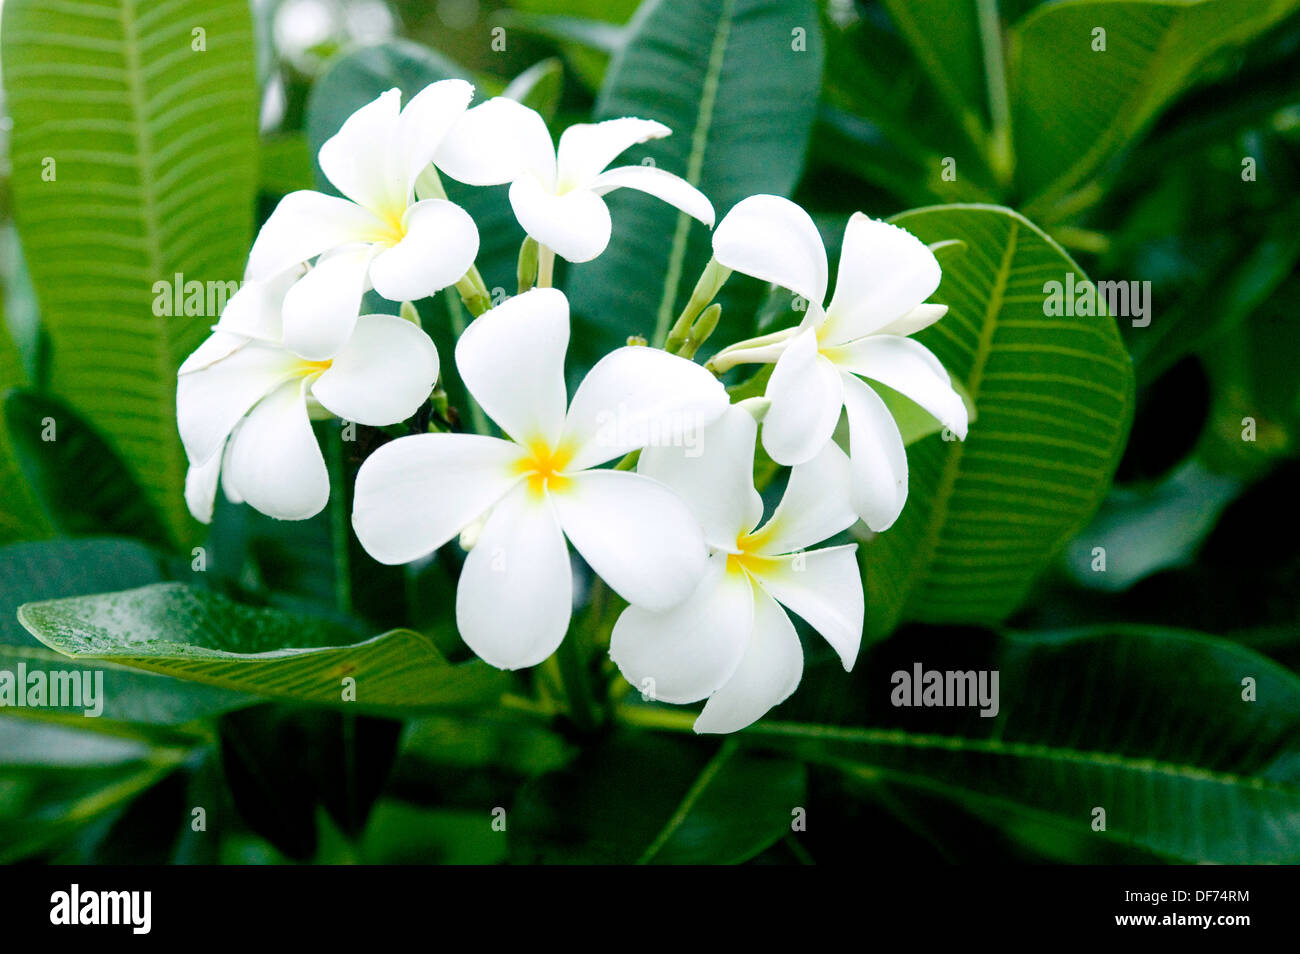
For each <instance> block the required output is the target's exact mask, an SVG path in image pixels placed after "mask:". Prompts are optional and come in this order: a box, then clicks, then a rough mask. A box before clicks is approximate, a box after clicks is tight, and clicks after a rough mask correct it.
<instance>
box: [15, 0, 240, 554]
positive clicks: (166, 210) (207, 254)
mask: <svg viewBox="0 0 1300 954" xmlns="http://www.w3.org/2000/svg"><path fill="white" fill-rule="evenodd" d="M0 44H2V48H0V56H2V58H3V66H4V84H5V92H6V96H7V102H8V108H9V111H10V114H11V115H12V117H13V144H12V161H13V168H14V174H13V178H12V182H11V187H12V189H13V196H14V215H15V218H16V220H17V223H18V229H19V234H20V235H21V237H22V240H23V244H24V246H25V249H26V253H27V258H28V262H29V263H30V267H31V273H32V281H33V283H34V285H35V287H36V293H37V297H38V299H39V302H40V309H41V321H42V327H43V328H44V329H45V331H46V332H48V334H49V338H50V342H51V345H52V353H51V366H50V386H51V388H52V389H53V390H54V391H55V392H56V393H57V394H59V395H60V396H62V397H64V398H66V399H67V400H68V401H69V402H70V403H71V404H72V405H73V406H74V407H75V408H76V409H77V410H78V411H79V412H81V413H82V414H83V415H84V416H85V417H86V419H87V420H88V421H90V422H91V423H92V425H94V426H95V427H97V428H98V429H99V430H100V431H101V432H102V433H103V434H104V435H105V437H106V438H107V439H108V441H109V442H110V444H111V445H112V446H113V447H114V448H115V449H116V450H117V451H118V452H119V453H120V454H121V455H122V457H123V459H124V460H125V461H126V462H127V464H128V466H129V467H130V468H131V469H132V472H133V474H134V475H135V477H136V479H137V480H138V481H139V483H140V484H141V486H143V487H144V488H145V490H146V492H147V493H148V495H149V498H150V500H151V501H152V504H153V506H154V508H155V509H156V510H157V511H158V512H159V513H160V514H162V515H163V517H164V519H165V520H166V522H167V526H168V528H169V530H170V532H171V534H172V536H173V537H174V538H175V539H177V540H186V539H188V538H189V537H190V536H191V535H192V524H191V523H190V517H189V515H188V514H187V512H186V510H185V506H184V499H183V496H182V490H183V488H184V481H185V470H186V461H185V456H184V453H183V452H182V450H181V446H180V440H179V438H178V436H177V434H176V417H175V378H174V374H175V370H176V368H177V367H179V365H180V363H181V361H182V360H183V359H184V358H185V356H186V355H187V354H189V353H190V352H191V351H192V350H193V349H194V348H195V347H196V346H197V345H198V343H199V342H200V341H202V340H203V338H204V337H205V336H206V334H207V332H208V328H209V327H210V326H211V325H212V324H214V323H215V322H216V319H217V317H218V315H217V310H216V309H209V305H208V303H207V301H206V298H208V297H211V296H210V295H208V294H206V293H204V294H203V295H201V297H203V298H204V299H205V301H204V304H203V305H202V307H201V308H199V309H198V310H199V311H200V314H193V313H192V312H187V311H185V310H184V302H172V301H171V300H170V299H171V297H172V295H171V291H170V290H168V291H167V292H165V295H166V297H167V299H168V302H169V304H170V305H171V306H176V305H180V306H181V310H180V312H179V313H177V310H176V309H175V307H169V308H168V309H167V312H166V315H167V316H166V317H164V316H163V315H160V314H159V311H158V310H156V309H155V302H156V298H157V296H158V294H159V293H158V292H157V291H156V290H155V283H158V282H162V283H164V285H165V286H170V285H171V283H172V282H173V281H174V279H175V276H177V275H181V276H183V278H182V279H181V281H182V282H183V283H184V282H191V281H197V282H201V283H207V282H221V283H225V282H237V281H238V280H239V279H240V278H241V276H242V272H243V260H244V257H245V256H246V255H247V251H248V243H249V241H250V239H251V237H252V231H253V220H252V214H253V197H254V189H255V186H256V181H257V178H256V177H257V141H256V130H257V125H256V121H257V112H256V110H257V91H256V88H255V86H254V76H253V35H252V23H251V19H250V16H249V12H248V5H247V3H245V2H244V0H217V2H210V3H197V2H184V3H180V4H172V5H168V6H162V7H159V6H152V7H145V6H144V5H142V4H137V3H135V2H132V0H118V2H114V3H110V4H104V5H100V6H92V7H86V6H80V7H61V6H50V5H49V4H45V3H41V2H36V0H10V2H8V3H6V4H5V5H4V13H3V22H2V23H0ZM202 287H204V288H205V289H206V288H207V286H206V285H204V286H202Z"/></svg>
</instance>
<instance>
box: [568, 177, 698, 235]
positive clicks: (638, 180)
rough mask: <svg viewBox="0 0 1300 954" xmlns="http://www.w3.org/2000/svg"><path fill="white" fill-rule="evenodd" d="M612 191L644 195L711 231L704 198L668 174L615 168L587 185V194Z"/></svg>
mask: <svg viewBox="0 0 1300 954" xmlns="http://www.w3.org/2000/svg"><path fill="white" fill-rule="evenodd" d="M615 189H636V190H637V191H638V192H645V193H648V194H649V195H652V196H654V197H655V198H657V199H662V200H663V201H665V202H667V203H668V204H669V205H671V206H673V207H674V208H678V209H681V210H682V211H683V212H685V213H686V214H687V215H689V216H690V217H691V218H694V219H698V220H699V221H701V222H703V223H704V224H705V225H707V226H708V227H709V228H713V219H714V213H713V203H712V202H710V201H709V199H708V196H706V195H705V194H704V193H703V192H701V191H700V190H699V189H697V188H695V186H693V185H691V184H690V183H689V182H687V181H686V180H685V179H683V178H681V177H680V176H675V175H673V174H672V173H671V172H666V171H664V170H663V169H656V168H654V167H652V166H619V167H618V168H617V169H607V170H606V171H604V172H602V173H601V174H600V175H598V176H596V178H595V179H594V180H592V183H591V191H592V192H594V193H596V195H605V194H607V193H609V192H612V191H613V190H615Z"/></svg>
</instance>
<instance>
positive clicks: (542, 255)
mask: <svg viewBox="0 0 1300 954" xmlns="http://www.w3.org/2000/svg"><path fill="white" fill-rule="evenodd" d="M554 276H555V250H554V249H549V248H547V247H546V246H545V245H539V246H537V287H538V288H550V287H551V282H552V281H553V280H554Z"/></svg>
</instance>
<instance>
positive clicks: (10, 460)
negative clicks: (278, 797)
mask: <svg viewBox="0 0 1300 954" xmlns="http://www.w3.org/2000/svg"><path fill="white" fill-rule="evenodd" d="M25 378H26V375H24V373H23V370H22V364H21V362H20V360H19V357H18V349H17V348H16V347H14V342H13V338H11V337H10V335H9V330H8V329H7V328H6V327H5V326H4V321H3V320H0V398H3V396H4V394H5V393H6V391H8V389H10V388H12V387H16V386H19V385H22V384H24V383H25ZM3 418H4V416H3V415H0V545H3V544H6V543H16V542H18V541H19V540H37V539H41V538H43V537H48V536H51V535H52V534H53V528H52V527H51V526H50V524H49V520H48V519H47V518H46V516H45V513H44V511H43V510H42V509H41V507H40V504H39V503H38V502H37V500H36V498H35V496H34V495H33V494H32V491H31V488H30V487H29V486H28V484H27V479H26V477H24V476H23V472H22V470H21V469H20V468H19V466H18V458H17V456H16V455H15V453H14V445H13V435H12V433H10V430H9V425H8V423H7V422H6V421H5V420H4V419H3Z"/></svg>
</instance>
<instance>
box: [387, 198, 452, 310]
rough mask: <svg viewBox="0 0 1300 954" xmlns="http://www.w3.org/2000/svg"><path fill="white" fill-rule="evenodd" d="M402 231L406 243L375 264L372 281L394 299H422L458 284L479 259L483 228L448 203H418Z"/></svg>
mask: <svg viewBox="0 0 1300 954" xmlns="http://www.w3.org/2000/svg"><path fill="white" fill-rule="evenodd" d="M402 230H403V235H402V240H401V241H400V242H398V243H397V244H396V245H394V246H393V247H392V248H389V249H385V250H384V251H381V252H380V253H379V254H378V255H376V256H375V258H374V261H372V262H371V263H370V281H371V282H372V283H373V284H374V286H375V291H377V292H379V294H381V295H383V296H384V297H385V298H387V299H388V300H389V301H418V300H419V299H421V298H428V297H429V296H430V295H432V294H434V293H435V292H437V291H439V290H440V289H443V288H446V287H447V286H448V285H454V284H455V283H456V282H457V281H459V280H460V279H461V277H462V276H463V275H464V274H465V273H466V272H467V271H469V267H470V266H471V265H473V264H474V258H475V256H477V255H478V227H477V226H475V225H474V220H473V219H471V218H470V217H469V213H468V212H466V211H465V210H464V209H462V208H461V207H460V206H458V205H456V204H455V203H454V202H448V201H447V200H446V199H425V200H423V201H421V202H417V203H415V205H413V206H411V207H410V208H409V209H407V210H406V215H404V216H403V217H402Z"/></svg>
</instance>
